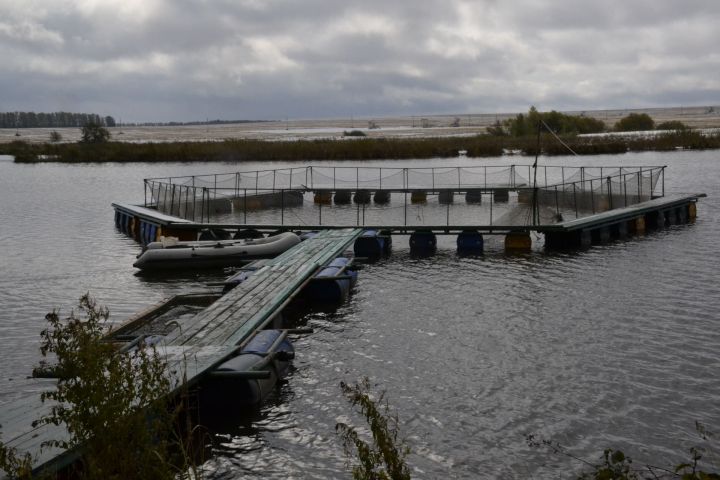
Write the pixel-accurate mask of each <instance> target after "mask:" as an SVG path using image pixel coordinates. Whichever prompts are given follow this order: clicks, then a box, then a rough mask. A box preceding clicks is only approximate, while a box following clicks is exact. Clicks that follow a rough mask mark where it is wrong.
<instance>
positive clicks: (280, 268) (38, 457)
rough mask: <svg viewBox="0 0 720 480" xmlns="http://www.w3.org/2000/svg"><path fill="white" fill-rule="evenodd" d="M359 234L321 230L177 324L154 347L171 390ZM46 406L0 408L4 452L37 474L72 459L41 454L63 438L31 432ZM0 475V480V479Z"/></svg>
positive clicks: (214, 360)
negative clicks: (26, 458) (25, 457)
mask: <svg viewBox="0 0 720 480" xmlns="http://www.w3.org/2000/svg"><path fill="white" fill-rule="evenodd" d="M362 232H363V230H362V229H358V228H345V229H337V230H325V231H322V232H319V233H318V234H317V235H316V236H314V237H312V238H310V239H307V240H305V241H304V242H302V243H300V244H298V245H297V246H295V247H293V248H291V249H290V250H288V251H286V252H285V253H283V254H282V255H280V256H279V257H276V258H274V259H272V260H269V261H267V263H266V264H265V266H263V267H262V268H261V269H259V270H258V271H256V272H255V273H254V274H253V275H252V276H251V277H250V278H249V279H248V280H246V281H245V282H243V283H241V284H240V285H238V286H237V287H235V288H234V289H233V290H231V291H230V292H229V293H227V294H226V295H224V296H223V297H221V298H220V299H219V300H217V301H216V302H215V303H213V304H212V305H210V306H209V307H208V308H206V309H205V310H203V311H202V312H200V313H198V314H197V315H195V316H192V317H187V318H184V319H182V320H181V321H179V322H178V328H176V329H175V330H174V332H173V333H171V334H170V335H169V336H168V337H166V339H165V342H164V343H162V344H160V345H157V346H156V348H157V349H158V352H159V353H160V354H161V355H162V356H163V358H164V360H165V361H166V362H167V364H168V368H167V372H168V375H169V377H170V379H171V381H172V385H173V389H174V390H177V389H179V388H180V387H182V386H183V385H184V384H185V383H184V382H183V380H184V379H186V381H187V385H192V384H194V383H197V382H198V381H199V380H200V379H201V378H202V376H203V375H204V374H206V373H208V372H209V371H211V370H213V369H214V368H216V367H217V366H218V365H220V364H221V363H223V362H225V361H226V360H227V359H229V358H230V357H232V356H233V355H235V354H236V353H237V352H238V351H239V349H240V348H242V345H243V344H244V343H246V342H247V341H248V340H249V339H250V338H251V337H252V335H253V333H254V332H255V331H256V330H258V329H260V328H262V327H264V326H265V325H267V324H268V322H270V321H271V320H272V319H273V317H274V315H275V314H276V313H278V312H279V311H280V310H281V309H282V308H283V307H284V305H285V303H286V301H288V300H289V299H290V298H292V296H293V295H294V294H295V293H297V292H298V291H299V290H300V289H301V288H302V287H303V286H304V285H305V284H306V283H307V282H309V281H310V279H311V278H312V276H313V275H314V274H315V272H317V271H318V269H320V268H321V267H323V266H325V265H326V264H327V263H329V262H330V261H332V260H333V259H334V258H336V257H338V256H340V255H341V254H342V253H343V252H344V251H345V250H346V249H347V248H348V247H350V246H351V245H352V244H353V242H354V241H355V239H357V238H358V237H359V236H360V235H361V234H362ZM49 408H50V406H49V405H48V404H43V403H42V402H41V401H40V394H39V393H36V394H32V395H29V396H27V397H25V398H21V399H19V400H16V401H15V402H12V403H10V404H7V405H3V406H1V407H0V425H2V429H0V434H2V439H3V441H4V442H5V444H6V445H7V446H8V447H11V448H16V449H18V451H19V452H20V453H21V454H23V453H25V452H28V453H30V454H31V455H32V456H33V458H34V462H33V465H34V467H35V469H36V470H40V469H41V468H50V469H57V468H62V467H63V466H65V465H67V464H68V463H69V462H72V461H73V460H74V459H75V458H76V455H75V454H74V453H73V452H63V451H60V450H57V449H47V448H46V449H42V448H41V444H42V442H44V441H47V440H49V439H63V438H67V435H68V434H67V431H66V430H65V428H64V427H62V426H55V425H44V426H38V427H33V426H32V422H33V420H36V419H37V418H39V416H41V415H43V414H46V413H48V411H49ZM2 476H3V475H2V471H0V477H2Z"/></svg>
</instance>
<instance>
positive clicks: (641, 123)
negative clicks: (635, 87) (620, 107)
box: [615, 113, 655, 132]
mask: <svg viewBox="0 0 720 480" xmlns="http://www.w3.org/2000/svg"><path fill="white" fill-rule="evenodd" d="M654 128H655V122H654V121H653V119H652V118H651V117H650V115H648V114H647V113H631V114H630V115H628V116H626V117H623V118H621V119H620V120H618V122H617V123H616V124H615V131H616V132H638V131H645V130H653V129H654Z"/></svg>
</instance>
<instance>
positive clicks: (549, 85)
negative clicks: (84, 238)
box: [0, 0, 720, 121]
mask: <svg viewBox="0 0 720 480" xmlns="http://www.w3.org/2000/svg"><path fill="white" fill-rule="evenodd" d="M718 24H720V4H718V3H717V1H716V0H708V1H703V0H686V1H684V2H675V1H671V0H637V1H633V2H627V1H625V0H608V1H606V2H588V1H571V0H558V1H553V2H541V1H538V0H519V1H517V2H500V1H495V0H485V1H482V0H478V1H469V0H446V1H442V2H441V1H413V2H406V1H400V2H386V1H384V0H383V1H380V0H367V1H365V2H362V3H345V2H327V1H321V0H307V1H303V2H297V1H291V0H242V1H238V0H216V1H211V2H202V1H199V0H123V1H119V0H117V1H116V0H76V1H73V0H58V1H55V2H46V1H40V0H26V1H23V2H17V1H14V0H0V58H2V59H3V68H2V73H0V87H1V90H0V110H35V111H50V110H58V109H62V110H72V111H93V112H97V113H100V114H103V115H104V114H110V115H114V116H116V117H120V118H122V119H123V120H126V121H150V120H160V121H168V120H192V119H204V118H225V119H239V118H248V119H250V118H252V119H273V118H275V119H277V118H285V117H290V118H312V117H337V116H343V117H349V116H350V115H355V116H363V115H366V116H380V115H393V114H431V113H450V112H457V113H469V112H500V111H520V110H525V109H527V108H528V106H529V105H530V104H535V105H537V106H538V107H539V108H542V109H551V108H553V109H593V108H607V107H641V106H647V107H650V106H667V105H680V104H688V103H692V104H717V103H718V99H720V95H719V93H720V55H718V54H717V53H716V45H718V44H720V31H719V30H718V29H717V25H718Z"/></svg>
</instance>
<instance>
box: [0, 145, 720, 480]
mask: <svg viewBox="0 0 720 480" xmlns="http://www.w3.org/2000/svg"><path fill="white" fill-rule="evenodd" d="M714 157H715V152H701V153H686V152H673V153H669V154H656V153H653V154H637V155H625V156H622V157H597V158H582V159H580V160H576V159H574V158H567V159H558V158H553V159H552V163H553V164H558V163H560V162H566V163H567V164H578V162H582V163H594V164H597V165H599V164H606V165H607V164H617V163H618V162H627V163H628V164H643V165H655V164H667V165H669V167H668V172H667V175H668V176H667V179H666V188H667V189H668V191H670V192H673V193H680V192H693V193H694V192H698V191H701V192H706V193H708V194H709V197H708V198H707V199H704V200H702V201H701V202H700V204H699V218H698V220H697V222H696V223H695V224H692V225H686V226H677V227H671V228H668V229H667V230H664V231H662V232H658V233H654V234H651V235H648V236H647V237H644V238H633V239H631V240H628V241H624V242H617V243H614V244H612V245H608V246H598V247H593V248H591V249H589V250H585V251H580V252H571V253H552V254H549V253H544V252H543V251H542V250H536V251H534V252H533V253H532V254H529V255H522V256H506V255H504V254H503V253H502V248H501V245H502V238H499V237H491V238H487V239H486V245H488V249H487V252H486V253H485V254H484V255H480V256H471V257H462V258H461V257H458V256H457V254H456V253H455V252H454V238H453V237H440V238H439V242H438V244H439V250H438V253H437V254H436V255H435V256H432V257H427V258H414V257H411V256H410V254H409V250H408V247H407V237H397V238H396V239H395V240H394V242H393V247H394V251H393V254H392V255H391V256H390V257H388V258H387V259H384V260H381V261H380V262H378V263H376V264H372V265H368V266H366V267H365V268H364V269H362V270H361V272H360V277H359V281H358V285H357V288H356V291H355V294H354V295H353V296H352V298H351V300H350V302H349V303H348V304H346V305H344V306H342V307H341V308H340V309H338V310H337V311H336V312H324V313H323V312H317V313H313V314H310V315H308V316H307V317H306V318H305V319H304V320H303V321H304V322H306V323H307V325H308V326H311V327H313V328H314V330H315V331H314V333H313V334H311V335H306V336H303V337H300V338H297V339H296V341H295V347H296V350H297V356H296V360H295V369H294V371H293V372H292V374H291V375H290V376H289V377H288V379H287V382H285V383H284V384H283V385H281V387H280V388H279V390H278V392H277V395H276V396H275V397H273V398H272V399H271V400H270V401H269V402H268V403H267V404H265V405H264V407H263V408H262V410H261V411H260V412H259V413H258V414H257V416H255V417H251V418H249V419H247V418H245V419H233V418H231V416H230V415H228V417H227V418H225V421H224V422H223V421H221V422H220V423H221V425H222V428H218V431H219V433H218V434H217V436H216V438H215V442H216V445H215V452H216V456H215V457H214V458H213V459H212V460H210V461H208V462H207V464H206V465H205V467H206V468H207V469H209V470H211V471H212V475H211V476H212V477H213V478H238V477H242V478H335V477H343V476H347V473H346V471H347V467H346V465H345V459H344V457H343V452H342V448H341V445H340V443H339V441H338V439H337V438H336V437H335V433H334V431H335V430H334V427H335V423H336V422H337V421H339V420H343V421H347V420H351V421H353V422H354V423H356V424H360V419H358V418H357V417H355V416H354V415H353V414H352V413H351V408H350V406H349V404H348V403H347V402H346V401H345V399H344V398H343V397H342V395H341V392H340V388H339V383H340V381H350V382H352V381H355V380H357V379H359V378H361V377H363V376H365V375H367V376H369V377H370V378H371V379H372V381H373V382H376V383H377V384H378V388H379V389H384V390H386V391H387V396H388V399H389V401H390V404H391V405H392V406H393V407H395V408H397V410H398V414H399V418H400V421H401V431H402V433H403V434H404V435H405V436H406V437H407V439H408V443H409V444H410V446H411V448H412V452H413V453H412V454H411V456H410V458H409V462H410V464H411V465H412V468H413V475H414V476H415V477H417V478H438V477H446V476H450V477H454V478H497V477H510V478H517V477H535V478H547V477H554V476H557V475H558V472H567V471H568V470H567V469H568V468H571V469H574V468H578V466H577V465H576V464H574V463H571V462H569V461H568V460H567V459H565V458H561V457H554V456H552V455H551V454H549V453H546V452H542V451H535V450H530V449H529V448H528V447H527V446H526V445H525V442H524V435H525V434H528V433H537V434H541V435H544V436H546V437H551V438H553V439H554V440H556V441H559V442H560V443H562V444H564V445H568V446H571V447H573V448H574V451H575V452H576V453H577V454H579V455H582V456H585V457H590V458H594V456H595V455H597V454H599V453H600V452H601V451H602V449H603V448H605V447H607V446H613V447H616V448H621V449H624V450H627V451H629V452H631V453H632V456H633V458H634V459H635V460H636V462H652V463H655V464H660V465H669V464H672V463H677V462H678V461H680V460H681V459H684V458H687V456H685V455H684V454H685V452H686V451H687V447H689V446H690V445H692V444H693V443H694V442H695V441H696V435H695V433H694V422H695V421H696V420H697V421H700V422H703V423H705V424H706V425H707V426H708V427H709V428H710V429H711V430H712V429H713V427H715V429H716V430H717V425H718V424H720V407H719V406H718V405H717V402H716V401H715V399H716V398H717V397H718V396H719V395H720V382H718V381H717V371H718V368H719V367H720V355H718V354H717V345H718V343H719V342H718V341H719V340H720V338H719V337H720V334H718V329H717V312H718V311H720V294H719V293H718V289H717V285H716V284H717V282H716V279H715V276H716V271H717V269H718V267H719V266H720V265H719V264H718V261H717V255H716V243H717V238H718V236H719V235H720V227H719V225H720V201H719V200H718V199H719V198H720V187H718V185H717V183H716V179H717V178H720V164H718V163H717V162H716V161H715V159H714ZM468 161H470V160H468ZM479 162H481V161H479ZM496 162H497V160H493V163H496ZM413 163H414V164H418V163H420V162H413ZM242 168H243V169H252V168H255V166H247V168H246V167H245V166H243V167H242ZM208 169H210V170H212V169H216V170H218V171H230V170H233V169H237V166H235V165H220V166H210V167H208V166H207V165H196V164H191V165H169V166H168V165H162V166H155V165H128V166H118V165H94V166H60V165H35V166H32V165H15V164H12V163H6V162H0V178H2V179H3V182H4V184H3V188H2V189H0V200H2V204H3V205H4V208H3V209H2V210H1V211H0V240H2V242H3V245H4V246H5V247H6V251H7V254H6V256H5V258H4V260H3V262H2V266H1V267H0V268H2V276H1V277H0V304H1V305H2V306H3V309H2V312H0V328H2V334H1V335H0V386H1V387H2V388H1V389H0V399H9V398H13V397H14V396H17V395H18V394H19V392H21V391H22V390H23V389H25V388H31V387H30V386H29V385H28V384H26V383H25V381H24V380H23V379H24V377H25V376H26V375H27V374H28V372H29V370H30V368H31V366H32V365H34V364H35V363H36V362H37V360H38V353H37V347H38V342H37V340H38V338H39V331H40V330H41V329H42V327H43V317H44V314H45V313H46V312H47V311H48V310H50V309H52V308H53V307H62V308H63V309H64V310H65V311H67V310H68V309H69V308H70V307H71V306H72V305H73V303H74V302H75V300H76V299H77V298H78V297H79V296H80V295H82V294H83V293H85V292H86V291H88V290H90V291H91V292H92V293H93V294H94V295H96V296H97V297H98V298H99V300H100V302H101V303H104V304H107V305H108V306H109V308H110V310H111V312H112V314H113V318H114V319H120V318H123V317H125V316H128V315H130V314H131V313H134V312H135V311H137V310H139V309H141V308H143V307H146V306H148V305H150V304H153V303H155V302H157V301H159V300H160V299H162V298H164V297H167V296H170V295H173V294H177V293H186V292H188V291H196V290H203V289H207V288H208V287H207V284H208V283H212V282H215V281H219V280H221V279H222V278H224V274H223V273H222V272H204V273H201V274H188V275H182V276H179V277H177V276H160V277H157V276H151V277H147V276H139V275H136V274H135V271H134V269H133V268H132V266H131V265H132V261H133V259H134V256H135V255H136V254H137V253H138V252H139V247H138V246H137V245H136V244H135V243H134V242H132V241H131V240H129V239H127V238H126V237H124V236H123V235H121V234H119V233H117V232H115V231H114V229H113V221H112V210H111V208H110V206H109V204H110V202H112V201H130V202H133V201H138V200H141V199H142V195H143V192H142V184H141V179H142V178H143V177H149V176H160V175H168V174H188V173H202V172H206V171H207V170H208ZM561 476H562V475H561Z"/></svg>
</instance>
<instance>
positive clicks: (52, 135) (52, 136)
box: [50, 130, 62, 143]
mask: <svg viewBox="0 0 720 480" xmlns="http://www.w3.org/2000/svg"><path fill="white" fill-rule="evenodd" d="M60 140H62V135H60V132H58V131H57V130H53V131H52V132H50V141H51V142H53V143H57V142H59V141H60Z"/></svg>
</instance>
